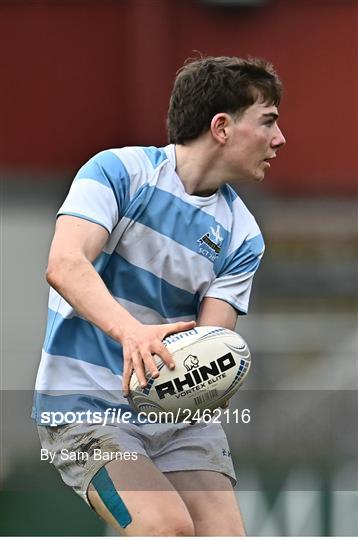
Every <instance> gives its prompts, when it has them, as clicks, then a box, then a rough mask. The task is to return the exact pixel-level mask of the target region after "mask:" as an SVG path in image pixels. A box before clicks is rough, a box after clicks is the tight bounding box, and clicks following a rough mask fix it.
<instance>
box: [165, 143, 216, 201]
mask: <svg viewBox="0 0 358 540" xmlns="http://www.w3.org/2000/svg"><path fill="white" fill-rule="evenodd" d="M175 155H176V172H177V175H178V176H179V178H180V180H181V182H182V183H183V185H184V189H185V191H186V192H187V193H188V194H189V195H199V196H202V197H208V196H210V195H212V194H213V193H215V192H216V191H217V189H218V188H219V187H220V185H222V184H223V181H220V178H219V175H218V172H217V171H216V170H215V166H214V156H213V154H212V151H211V150H210V149H209V148H208V145H207V143H206V141H205V140H203V139H201V140H199V139H197V140H195V141H191V142H190V143H187V144H185V145H182V144H177V145H175Z"/></svg>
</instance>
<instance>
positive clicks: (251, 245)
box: [205, 228, 265, 315]
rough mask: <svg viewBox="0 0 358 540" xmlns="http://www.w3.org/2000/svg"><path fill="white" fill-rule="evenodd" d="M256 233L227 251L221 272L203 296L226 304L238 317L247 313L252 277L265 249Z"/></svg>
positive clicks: (262, 241) (259, 234) (261, 239)
mask: <svg viewBox="0 0 358 540" xmlns="http://www.w3.org/2000/svg"><path fill="white" fill-rule="evenodd" d="M256 232H258V234H256V235H255V236H251V237H248V238H246V239H245V240H244V241H243V242H242V243H241V245H240V246H238V247H236V248H234V249H232V250H231V251H230V250H229V252H228V254H227V256H226V258H225V261H224V264H223V266H222V269H221V271H220V272H219V274H218V275H217V277H216V278H215V279H214V281H213V282H212V283H211V285H210V287H209V289H208V290H207V291H206V293H205V296H209V297H213V298H219V299H220V300H224V301H226V302H228V303H229V304H231V305H232V306H233V307H234V308H235V309H236V310H237V311H238V313H239V314H240V315H246V313H247V312H248V307H249V299H250V293H251V287H252V281H253V277H254V274H255V272H256V270H257V268H258V267H259V265H260V261H261V258H262V256H263V253H264V249H265V245H264V240H263V237H262V234H261V233H260V232H259V230H258V228H257V231H256ZM231 247H232V248H233V246H232V245H231Z"/></svg>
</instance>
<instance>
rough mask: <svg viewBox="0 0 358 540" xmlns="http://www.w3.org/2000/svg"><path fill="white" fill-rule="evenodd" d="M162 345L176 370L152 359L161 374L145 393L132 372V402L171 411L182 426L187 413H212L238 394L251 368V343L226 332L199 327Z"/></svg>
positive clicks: (153, 409)
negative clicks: (211, 411) (207, 411)
mask: <svg viewBox="0 0 358 540" xmlns="http://www.w3.org/2000/svg"><path fill="white" fill-rule="evenodd" d="M163 343H164V345H165V346H166V347H167V349H168V351H169V352H170V353H171V355H172V356H173V359H174V362H175V368H174V369H173V370H170V369H169V368H168V367H167V366H166V364H164V362H163V361H162V360H161V359H160V358H159V357H158V356H154V358H155V360H156V364H157V367H158V370H159V374H160V375H159V377H158V378H156V379H154V378H149V379H148V380H147V386H146V387H145V388H141V386H140V384H139V382H138V379H137V377H136V374H135V373H133V375H132V378H131V381H130V395H129V401H130V403H131V404H132V406H133V407H134V409H135V410H137V411H143V412H147V413H149V412H157V413H158V412H160V411H163V412H172V413H173V417H174V421H175V422H178V421H181V420H183V418H187V416H188V411H191V412H195V411H197V410H201V411H202V410H204V409H210V410H213V409H215V408H217V407H219V406H220V405H221V404H222V403H223V402H225V401H226V400H228V399H229V398H230V397H231V396H232V395H233V394H235V392H237V390H238V389H239V388H240V386H241V385H242V383H243V381H244V380H245V378H246V376H247V374H248V372H249V369H250V364H251V355H250V350H249V347H248V345H247V343H246V342H245V341H244V339H243V338H242V337H241V336H240V335H239V334H237V333H236V332H233V331H231V330H227V329H226V328H220V327H215V326H198V327H196V328H193V329H192V330H188V331H186V332H179V333H177V334H172V335H170V336H168V337H167V338H166V339H165V340H163ZM158 419H160V415H158ZM159 421H160V420H159Z"/></svg>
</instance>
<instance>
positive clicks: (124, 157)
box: [93, 146, 168, 174]
mask: <svg viewBox="0 0 358 540" xmlns="http://www.w3.org/2000/svg"><path fill="white" fill-rule="evenodd" d="M93 160H95V161H96V162H97V163H98V164H100V165H101V166H103V167H105V168H108V167H112V166H116V167H117V168H121V167H124V168H125V169H126V171H127V172H128V174H135V173H138V172H139V171H144V172H147V173H149V172H152V171H153V170H155V169H157V168H158V167H159V166H160V165H161V164H162V163H164V162H166V161H168V155H167V154H166V152H165V150H164V148H159V147H156V146H123V147H121V148H109V149H106V150H102V151H100V152H98V153H97V154H95V156H94V157H93Z"/></svg>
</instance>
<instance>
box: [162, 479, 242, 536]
mask: <svg viewBox="0 0 358 540" xmlns="http://www.w3.org/2000/svg"><path fill="white" fill-rule="evenodd" d="M165 476H166V477H167V478H168V480H170V482H171V484H172V485H173V486H174V487H175V488H176V490H177V491H178V493H179V494H180V496H181V498H182V499H183V501H184V503H185V505H186V507H187V509H188V510H189V513H190V515H191V518H192V520H193V523H194V530H195V533H194V534H195V536H246V534H245V528H244V524H243V520H242V517H241V513H240V509H239V506H238V503H237V500H236V497H235V493H234V491H233V489H232V486H231V481H230V480H229V478H228V477H227V476H225V475H224V474H222V473H218V472H214V471H179V472H170V473H165Z"/></svg>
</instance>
